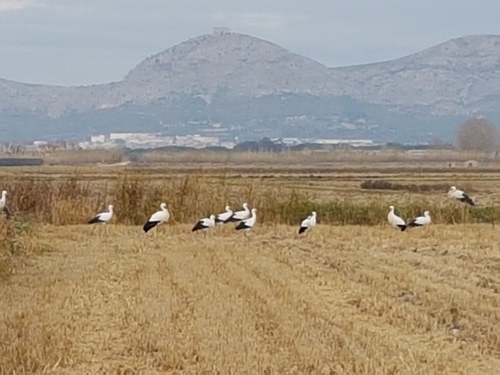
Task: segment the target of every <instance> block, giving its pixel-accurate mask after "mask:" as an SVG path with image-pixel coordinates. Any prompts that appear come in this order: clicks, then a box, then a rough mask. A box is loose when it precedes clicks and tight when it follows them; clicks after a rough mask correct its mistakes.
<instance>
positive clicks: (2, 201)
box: [0, 190, 10, 218]
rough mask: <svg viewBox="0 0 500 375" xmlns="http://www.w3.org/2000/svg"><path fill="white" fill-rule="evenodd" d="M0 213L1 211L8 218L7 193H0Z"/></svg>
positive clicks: (4, 191)
mask: <svg viewBox="0 0 500 375" xmlns="http://www.w3.org/2000/svg"><path fill="white" fill-rule="evenodd" d="M0 211H3V212H4V213H5V215H6V216H7V218H9V217H10V210H9V208H8V207H7V191H6V190H3V191H2V197H1V198H0Z"/></svg>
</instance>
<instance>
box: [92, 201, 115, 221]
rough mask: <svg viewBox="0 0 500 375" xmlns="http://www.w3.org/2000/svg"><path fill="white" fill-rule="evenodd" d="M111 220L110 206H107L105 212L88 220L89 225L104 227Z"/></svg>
mask: <svg viewBox="0 0 500 375" xmlns="http://www.w3.org/2000/svg"><path fill="white" fill-rule="evenodd" d="M112 218H113V205H112V204H110V205H109V206H108V211H107V212H101V213H98V214H97V215H95V216H94V217H93V218H92V219H90V220H89V222H88V223H89V224H103V225H106V224H107V223H109V222H110V220H111V219H112Z"/></svg>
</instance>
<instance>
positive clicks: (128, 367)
mask: <svg viewBox="0 0 500 375" xmlns="http://www.w3.org/2000/svg"><path fill="white" fill-rule="evenodd" d="M0 178H1V179H0V184H1V185H2V186H1V187H2V188H4V187H5V188H6V189H7V190H8V191H9V199H10V200H9V202H10V203H11V206H10V208H11V210H12V211H13V212H14V213H15V214H14V217H13V218H11V219H9V220H7V219H4V218H0V223H1V225H2V231H1V232H0V252H1V255H2V256H1V257H0V275H1V276H2V278H1V279H0V373H53V374H78V373H81V374H88V373H121V374H134V373H148V374H153V373H179V374H181V373H188V374H199V373H207V374H208V373H221V374H224V373H265V374H273V373H276V374H315V373H318V374H376V373H380V374H391V373H392V374H399V373H400V374H410V373H411V374H438V373H439V374H442V373H449V374H476V373H477V374H496V373H498V368H500V327H499V326H498V321H499V318H500V277H499V276H498V275H499V271H500V245H499V239H500V233H499V230H500V229H499V228H498V226H497V225H496V223H497V220H498V218H499V217H500V216H497V215H498V212H497V211H496V207H497V206H498V205H500V204H499V199H500V190H499V189H498V186H499V185H498V182H499V179H500V170H498V172H497V171H495V170H492V171H487V172H485V171H469V170H455V171H446V172H441V171H436V170H433V169H428V170H424V169H421V170H419V171H418V172H417V173H415V172H411V171H405V170H404V169H397V168H396V169H392V168H389V169H382V168H379V169H372V170H366V168H359V169H356V168H354V167H353V168H352V169H350V170H348V171H345V170H336V169H335V168H326V169H325V170H321V171H319V172H318V171H316V172H314V173H311V172H309V171H308V172H306V173H303V171H300V170H294V169H293V168H290V170H289V171H285V172H280V173H272V172H271V173H270V172H269V171H266V169H265V168H263V169H261V170H254V171H250V172H249V173H244V172H242V171H241V170H238V169H237V168H234V169H231V168H227V169H224V170H223V171H221V170H215V171H199V170H194V171H189V172H186V170H184V171H179V170H177V169H176V168H173V169H168V168H166V167H165V168H163V169H160V168H150V169H140V168H130V167H120V168H113V169H112V170H110V169H106V170H105V171H103V169H102V168H96V167H71V168H67V167H56V166H54V167H36V168H35V167H34V168H26V169H24V168H23V169H5V170H1V171H0ZM367 181H372V182H377V181H385V182H387V183H389V185H387V184H385V185H384V184H382V185H376V184H375V185H370V186H369V187H368V188H362V187H361V184H362V183H363V182H365V183H366V182H367ZM390 184H392V185H390ZM452 184H453V185H456V186H458V187H462V188H464V187H465V188H467V189H468V191H469V190H470V191H472V192H473V194H472V195H475V196H476V197H477V199H478V201H479V202H480V206H479V207H477V208H476V207H473V208H469V207H464V206H463V205H461V204H458V203H457V202H452V201H450V200H449V199H448V198H447V197H446V191H447V187H448V186H450V185H452ZM368 185H369V184H368ZM368 185H366V186H368ZM377 187H379V188H377ZM30 194H35V195H36V199H35V202H33V201H32V199H31V198H29V196H30ZM182 195H184V198H182V199H181V198H180V196H182ZM144 196H146V197H144ZM160 201H166V202H167V204H168V205H169V209H170V210H171V213H172V219H171V222H169V223H168V224H167V225H166V226H164V227H160V228H157V229H158V230H156V229H155V230H153V231H151V232H150V233H148V234H147V235H146V234H144V233H143V232H142V229H141V226H140V225H141V224H142V223H143V222H144V220H145V219H147V216H148V215H149V214H151V213H152V212H154V211H156V210H157V209H158V206H159V203H160ZM243 201H248V203H250V205H251V206H252V207H253V206H255V207H257V208H258V209H259V211H258V215H259V216H258V221H257V225H256V227H255V228H254V230H253V231H252V232H251V233H249V236H248V237H249V238H248V239H246V238H245V237H244V236H243V234H242V233H237V232H236V231H235V230H234V225H232V224H230V225H227V226H222V227H218V228H216V229H215V230H214V231H212V232H211V233H209V234H208V235H207V237H206V238H205V237H204V235H203V234H200V233H195V234H192V233H191V232H190V230H191V227H192V226H193V224H194V223H195V222H196V220H197V219H198V218H200V217H203V216H206V215H207V214H208V213H210V212H214V213H217V212H219V211H221V210H222V209H223V207H224V205H225V204H226V203H230V204H231V205H232V207H233V208H234V209H239V207H240V206H241V203H242V202H243ZM108 202H113V203H114V204H115V207H116V209H117V214H116V217H115V219H114V223H113V224H110V225H108V226H107V227H106V228H104V227H90V226H88V225H85V224H83V223H85V222H86V220H88V219H89V218H90V217H91V216H92V215H93V214H95V213H96V212H97V211H96V210H102V209H104V208H105V207H106V206H107V204H108ZM391 204H392V205H395V206H396V210H397V211H398V210H399V213H400V214H401V215H402V216H403V217H405V218H411V217H412V216H413V215H415V214H421V211H422V210H423V209H426V208H429V207H430V208H429V209H430V211H431V215H433V223H432V224H431V225H430V226H429V227H424V228H412V229H408V230H407V231H405V232H399V231H397V230H395V229H394V228H392V227H389V225H388V224H387V223H386V215H387V209H388V206H389V205H391ZM312 208H314V209H317V210H318V220H319V224H318V226H317V227H316V228H314V230H313V231H312V232H311V233H310V234H309V235H308V236H307V237H301V238H299V237H298V236H297V235H296V232H297V229H298V224H299V222H300V218H302V217H303V216H304V214H307V213H309V212H310V210H311V209H312Z"/></svg>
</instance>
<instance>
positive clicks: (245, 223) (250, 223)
mask: <svg viewBox="0 0 500 375" xmlns="http://www.w3.org/2000/svg"><path fill="white" fill-rule="evenodd" d="M251 215H252V216H250V217H249V218H248V219H244V220H242V221H240V223H239V224H238V225H237V226H236V230H241V231H243V233H245V237H246V235H247V232H248V231H249V230H250V229H252V228H253V227H254V225H255V221H256V220H257V209H256V208H252V213H251Z"/></svg>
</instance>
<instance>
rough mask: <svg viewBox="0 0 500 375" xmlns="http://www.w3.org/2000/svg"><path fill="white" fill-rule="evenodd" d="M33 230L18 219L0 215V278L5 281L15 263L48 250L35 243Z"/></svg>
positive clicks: (29, 225) (28, 224)
mask: <svg viewBox="0 0 500 375" xmlns="http://www.w3.org/2000/svg"><path fill="white" fill-rule="evenodd" d="M34 231H35V229H34V228H33V226H32V225H31V224H30V223H27V222H25V221H24V220H22V219H20V218H14V219H7V218H6V217H5V216H4V215H0V278H1V279H5V278H7V277H8V276H10V274H11V273H12V272H13V271H14V269H15V267H16V264H17V262H23V261H24V260H25V259H26V258H28V257H29V256H31V255H33V254H41V253H42V252H44V251H45V250H47V249H48V247H46V246H45V245H43V244H41V243H39V242H37V241H36V238H35V237H34V236H33V234H34Z"/></svg>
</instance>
